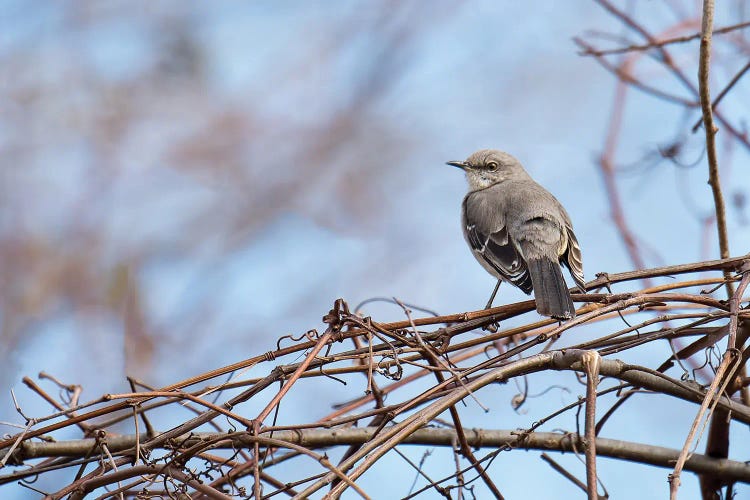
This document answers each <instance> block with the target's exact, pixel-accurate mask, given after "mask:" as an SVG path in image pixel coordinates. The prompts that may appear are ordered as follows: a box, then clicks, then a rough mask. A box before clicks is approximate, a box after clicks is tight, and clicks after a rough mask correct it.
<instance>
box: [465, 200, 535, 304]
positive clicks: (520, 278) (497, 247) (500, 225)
mask: <svg viewBox="0 0 750 500" xmlns="http://www.w3.org/2000/svg"><path fill="white" fill-rule="evenodd" d="M496 195H497V193H493V192H492V188H488V189H483V190H480V191H474V192H471V193H469V194H468V195H467V196H466V198H464V202H463V226H464V227H463V229H464V236H465V237H466V241H467V242H468V243H469V246H471V249H472V251H473V252H474V255H475V256H476V258H477V259H478V260H479V261H480V263H482V264H485V266H484V267H485V268H487V270H488V271H489V270H490V269H492V270H494V271H495V273H496V274H497V276H498V277H500V278H502V279H504V280H506V281H508V282H510V283H512V284H513V285H515V286H517V287H518V288H520V289H521V290H523V291H524V292H526V293H531V290H532V284H531V276H530V275H529V271H528V269H527V267H526V263H525V262H524V260H523V258H521V255H520V254H519V253H518V250H517V249H516V247H515V246H514V244H513V242H512V241H511V240H510V238H508V230H507V228H506V225H505V216H504V213H503V208H502V206H501V205H499V204H498V203H497V202H498V197H497V196H496Z"/></svg>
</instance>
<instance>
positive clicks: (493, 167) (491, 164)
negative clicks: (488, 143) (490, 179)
mask: <svg viewBox="0 0 750 500" xmlns="http://www.w3.org/2000/svg"><path fill="white" fill-rule="evenodd" d="M487 168H488V169H490V170H492V171H493V172H494V171H495V170H497V162H496V161H491V162H489V163H487Z"/></svg>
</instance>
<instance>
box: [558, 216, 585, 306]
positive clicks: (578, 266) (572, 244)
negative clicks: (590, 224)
mask: <svg viewBox="0 0 750 500" xmlns="http://www.w3.org/2000/svg"><path fill="white" fill-rule="evenodd" d="M565 229H566V231H567V233H568V247H567V248H566V249H565V253H563V254H562V255H561V256H560V262H562V263H563V264H565V265H566V266H567V268H568V269H569V270H570V275H571V276H573V281H575V282H576V285H578V288H579V289H580V290H581V292H583V293H586V280H585V279H584V277H583V258H582V256H581V247H580V245H578V239H576V235H575V233H573V226H571V224H570V222H568V221H566V223H565Z"/></svg>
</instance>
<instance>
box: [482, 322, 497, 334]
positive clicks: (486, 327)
mask: <svg viewBox="0 0 750 500" xmlns="http://www.w3.org/2000/svg"><path fill="white" fill-rule="evenodd" d="M499 328H500V323H498V322H497V321H495V322H493V323H490V324H489V325H484V326H483V327H482V330H483V331H485V332H490V333H497V330H498V329H499Z"/></svg>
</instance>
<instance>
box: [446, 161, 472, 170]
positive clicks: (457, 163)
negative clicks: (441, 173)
mask: <svg viewBox="0 0 750 500" xmlns="http://www.w3.org/2000/svg"><path fill="white" fill-rule="evenodd" d="M445 164H446V165H450V166H452V167H458V168H460V169H461V170H463V169H465V168H466V167H467V166H468V165H467V164H466V162H465V161H447V162H445Z"/></svg>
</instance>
